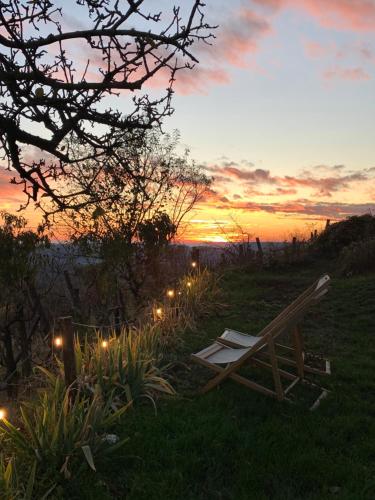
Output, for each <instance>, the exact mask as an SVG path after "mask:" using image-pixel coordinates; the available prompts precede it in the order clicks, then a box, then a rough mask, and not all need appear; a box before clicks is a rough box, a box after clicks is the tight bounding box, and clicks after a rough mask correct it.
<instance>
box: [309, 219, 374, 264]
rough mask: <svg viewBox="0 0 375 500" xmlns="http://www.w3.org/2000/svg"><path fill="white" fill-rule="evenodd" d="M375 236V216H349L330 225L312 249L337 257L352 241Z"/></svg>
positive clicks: (321, 253) (326, 255)
mask: <svg viewBox="0 0 375 500" xmlns="http://www.w3.org/2000/svg"><path fill="white" fill-rule="evenodd" d="M374 237H375V216H373V215H370V214H366V215H361V216H353V217H349V218H348V219H346V220H343V221H341V222H336V223H335V224H331V225H330V226H328V227H327V228H326V229H325V230H324V231H323V232H322V233H321V234H320V235H319V236H318V237H317V238H316V240H315V241H314V243H313V245H312V249H313V250H314V251H315V252H316V253H318V254H319V255H321V256H324V257H336V256H338V255H339V254H340V252H341V251H342V250H343V248H345V247H347V246H348V245H350V244H351V243H354V242H360V241H364V240H367V239H370V238H374Z"/></svg>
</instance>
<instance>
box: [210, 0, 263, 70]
mask: <svg viewBox="0 0 375 500" xmlns="http://www.w3.org/2000/svg"><path fill="white" fill-rule="evenodd" d="M270 31H271V26H270V24H269V23H268V22H267V21H266V20H265V19H264V18H262V17H260V16H258V15H257V14H255V13H254V12H253V11H252V10H250V9H248V8H242V9H241V10H240V11H239V13H238V14H234V15H233V16H232V18H231V19H229V21H228V22H227V23H226V24H224V25H223V27H222V29H221V31H219V33H218V35H217V42H216V43H215V45H214V47H213V50H214V53H215V54H216V55H215V57H216V59H224V60H225V61H226V62H227V63H229V64H231V65H233V66H238V67H245V66H247V63H246V56H247V55H248V54H250V53H254V52H256V50H257V49H258V42H259V40H260V39H261V37H263V36H264V35H266V34H268V33H269V32H270Z"/></svg>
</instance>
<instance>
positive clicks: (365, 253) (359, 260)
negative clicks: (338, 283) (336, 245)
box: [339, 238, 375, 275]
mask: <svg viewBox="0 0 375 500" xmlns="http://www.w3.org/2000/svg"><path fill="white" fill-rule="evenodd" d="M339 268H340V272H341V273H342V274H345V275H351V274H361V273H365V272H368V271H375V238H371V239H369V240H364V241H359V242H354V243H352V244H351V245H348V246H347V247H346V248H344V249H343V250H342V252H341V254H340V258H339Z"/></svg>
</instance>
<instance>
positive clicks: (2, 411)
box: [0, 408, 7, 420]
mask: <svg viewBox="0 0 375 500" xmlns="http://www.w3.org/2000/svg"><path fill="white" fill-rule="evenodd" d="M6 416H7V412H6V410H5V408H0V420H5V419H6Z"/></svg>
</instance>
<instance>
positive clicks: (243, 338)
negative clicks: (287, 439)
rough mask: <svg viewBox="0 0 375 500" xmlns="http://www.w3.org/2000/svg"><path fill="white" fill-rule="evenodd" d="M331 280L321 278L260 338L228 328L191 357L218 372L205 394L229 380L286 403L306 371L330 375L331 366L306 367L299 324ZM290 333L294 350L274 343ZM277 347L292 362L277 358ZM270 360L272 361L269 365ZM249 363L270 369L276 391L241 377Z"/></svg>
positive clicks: (264, 329) (205, 389) (282, 357)
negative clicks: (284, 382)
mask: <svg viewBox="0 0 375 500" xmlns="http://www.w3.org/2000/svg"><path fill="white" fill-rule="evenodd" d="M330 281H331V280H330V277H329V276H328V275H324V276H322V277H321V278H320V279H318V280H317V281H316V282H315V283H313V285H311V286H310V287H309V288H308V289H307V290H305V291H304V292H303V293H302V294H301V295H300V296H299V297H297V299H295V300H294V301H293V302H292V303H291V304H290V305H289V306H288V307H287V308H286V309H284V310H283V311H282V312H281V313H280V314H279V315H278V316H277V317H276V318H275V319H274V320H273V321H271V323H269V324H268V325H267V326H266V327H265V328H263V330H262V331H261V332H260V333H259V334H258V335H257V336H252V335H248V334H245V333H242V332H238V331H236V330H231V329H226V330H225V331H224V333H223V334H222V335H221V336H220V337H218V338H217V339H216V341H215V342H214V343H213V344H212V345H210V346H209V347H207V348H205V349H203V350H202V351H200V352H197V353H196V354H192V359H193V360H194V361H196V362H197V363H200V364H201V365H203V366H206V367H208V368H210V369H211V370H213V371H215V372H217V375H216V376H215V377H214V378H213V379H212V380H210V381H209V382H208V383H207V384H206V385H205V386H204V387H203V389H202V392H203V393H204V392H207V391H209V390H210V389H212V388H213V387H216V386H217V385H218V384H220V383H221V382H222V381H224V380H225V379H227V378H230V379H232V380H235V381H236V382H239V383H241V384H243V385H245V386H247V387H249V388H250V389H254V390H256V391H259V392H261V393H263V394H266V395H268V396H272V397H275V398H277V399H278V400H283V399H285V398H286V395H287V393H288V392H289V391H290V390H291V389H292V388H293V387H294V386H295V385H296V384H297V382H299V381H304V379H305V373H306V372H309V373H315V374H327V373H329V365H328V364H326V369H325V370H319V369H316V368H313V367H311V366H308V365H306V363H305V355H306V353H305V352H304V346H303V337H302V334H301V330H300V328H299V326H298V325H299V323H300V322H301V320H302V318H303V317H304V316H305V314H306V313H307V311H308V309H309V308H310V307H311V306H312V305H313V304H315V303H317V302H318V301H319V300H320V299H321V298H322V297H323V296H324V295H325V294H326V293H327V291H328V286H329V284H330ZM287 331H291V332H293V340H294V347H293V348H292V347H288V346H284V345H281V344H277V343H275V339H276V338H277V337H278V336H279V335H281V334H282V333H284V332H287ZM276 348H282V349H283V350H285V351H287V352H288V353H289V354H293V359H290V358H289V357H287V356H285V355H283V356H280V355H277V354H276ZM268 360H269V362H267V361H268ZM246 363H252V364H255V365H258V366H261V367H264V368H267V369H271V370H272V374H273V380H274V390H272V389H269V388H267V387H264V386H262V385H260V384H258V383H256V382H254V381H251V380H249V379H247V378H245V377H243V376H241V375H239V374H238V373H237V371H238V370H239V369H240V368H241V367H242V366H243V365H245V364H246ZM279 363H282V364H287V365H289V366H292V367H293V368H295V370H296V374H294V373H290V372H289V371H286V370H284V369H280V368H279ZM222 365H225V366H224V367H223V366H222ZM281 377H284V378H287V379H289V380H290V381H291V383H290V385H289V386H288V387H287V388H286V389H285V390H284V388H283V386H282V383H281Z"/></svg>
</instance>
